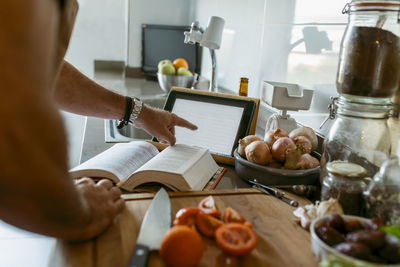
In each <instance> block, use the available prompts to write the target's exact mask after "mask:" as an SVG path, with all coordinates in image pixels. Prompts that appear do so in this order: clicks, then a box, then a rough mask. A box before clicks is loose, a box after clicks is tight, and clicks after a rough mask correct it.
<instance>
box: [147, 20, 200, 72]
mask: <svg viewBox="0 0 400 267" xmlns="http://www.w3.org/2000/svg"><path fill="white" fill-rule="evenodd" d="M185 31H190V26H176V25H157V24H142V71H143V72H144V73H145V74H147V75H150V76H156V73H157V66H158V62H160V61H161V60H163V59H170V60H171V61H173V60H174V59H175V58H184V59H185V60H186V61H187V62H188V65H189V70H190V71H192V72H195V73H198V74H200V68H201V47H200V46H199V44H197V43H196V44H195V45H190V44H185V43H184V39H185V35H184V32H185Z"/></svg>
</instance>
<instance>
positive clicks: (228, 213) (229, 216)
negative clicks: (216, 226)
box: [222, 207, 253, 228]
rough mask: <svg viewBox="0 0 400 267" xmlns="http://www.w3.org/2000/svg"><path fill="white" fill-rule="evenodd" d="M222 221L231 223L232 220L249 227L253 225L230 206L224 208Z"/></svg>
mask: <svg viewBox="0 0 400 267" xmlns="http://www.w3.org/2000/svg"><path fill="white" fill-rule="evenodd" d="M222 221H223V222H224V223H232V222H236V223H243V224H244V225H246V226H248V227H250V228H253V225H252V224H251V222H249V221H248V220H246V218H245V217H243V216H242V215H240V214H239V212H237V211H236V210H234V209H233V208H232V207H227V208H226V209H225V210H224V214H223V215H222Z"/></svg>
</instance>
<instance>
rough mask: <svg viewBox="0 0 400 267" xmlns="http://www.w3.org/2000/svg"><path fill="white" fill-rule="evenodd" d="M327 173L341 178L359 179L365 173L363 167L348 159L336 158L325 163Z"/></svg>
mask: <svg viewBox="0 0 400 267" xmlns="http://www.w3.org/2000/svg"><path fill="white" fill-rule="evenodd" d="M326 169H327V171H328V172H329V173H331V174H333V175H335V176H338V177H343V178H350V179H359V178H364V177H365V176H366V175H367V171H366V170H365V168H364V167H362V166H360V165H358V164H355V163H351V162H348V161H341V160H336V161H332V162H329V163H328V164H327V165H326Z"/></svg>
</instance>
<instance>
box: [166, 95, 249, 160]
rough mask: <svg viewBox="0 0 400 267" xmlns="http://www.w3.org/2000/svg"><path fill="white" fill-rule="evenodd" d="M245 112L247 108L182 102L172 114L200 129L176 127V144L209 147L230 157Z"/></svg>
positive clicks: (178, 102) (179, 101) (186, 100)
mask: <svg viewBox="0 0 400 267" xmlns="http://www.w3.org/2000/svg"><path fill="white" fill-rule="evenodd" d="M243 111H244V108H243V107H235V106H228V105H222V104H215V103H206V102H199V101H193V100H188V99H180V98H178V99H176V100H175V103H174V106H173V108H172V112H173V113H175V114H176V115H178V116H180V117H182V118H184V119H186V120H188V121H190V122H191V123H193V124H195V125H197V127H198V129H197V130H196V131H191V130H189V129H186V128H183V127H176V128H175V136H176V143H177V144H187V145H193V146H198V147H205V148H208V149H209V150H210V152H211V153H219V154H224V155H228V156H230V155H231V152H232V148H233V146H234V142H235V139H236V134H237V131H238V129H239V125H240V120H241V118H242V115H243Z"/></svg>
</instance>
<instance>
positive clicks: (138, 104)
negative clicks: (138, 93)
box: [129, 97, 143, 124]
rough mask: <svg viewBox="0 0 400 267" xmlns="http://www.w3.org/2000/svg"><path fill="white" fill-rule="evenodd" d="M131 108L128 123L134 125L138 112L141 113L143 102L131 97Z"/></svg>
mask: <svg viewBox="0 0 400 267" xmlns="http://www.w3.org/2000/svg"><path fill="white" fill-rule="evenodd" d="M133 104H134V105H133V107H132V112H131V115H130V116H129V121H130V122H131V123H132V124H134V123H135V121H136V119H137V118H138V117H139V114H140V112H141V111H142V107H143V102H142V100H140V99H139V98H137V97H133Z"/></svg>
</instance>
